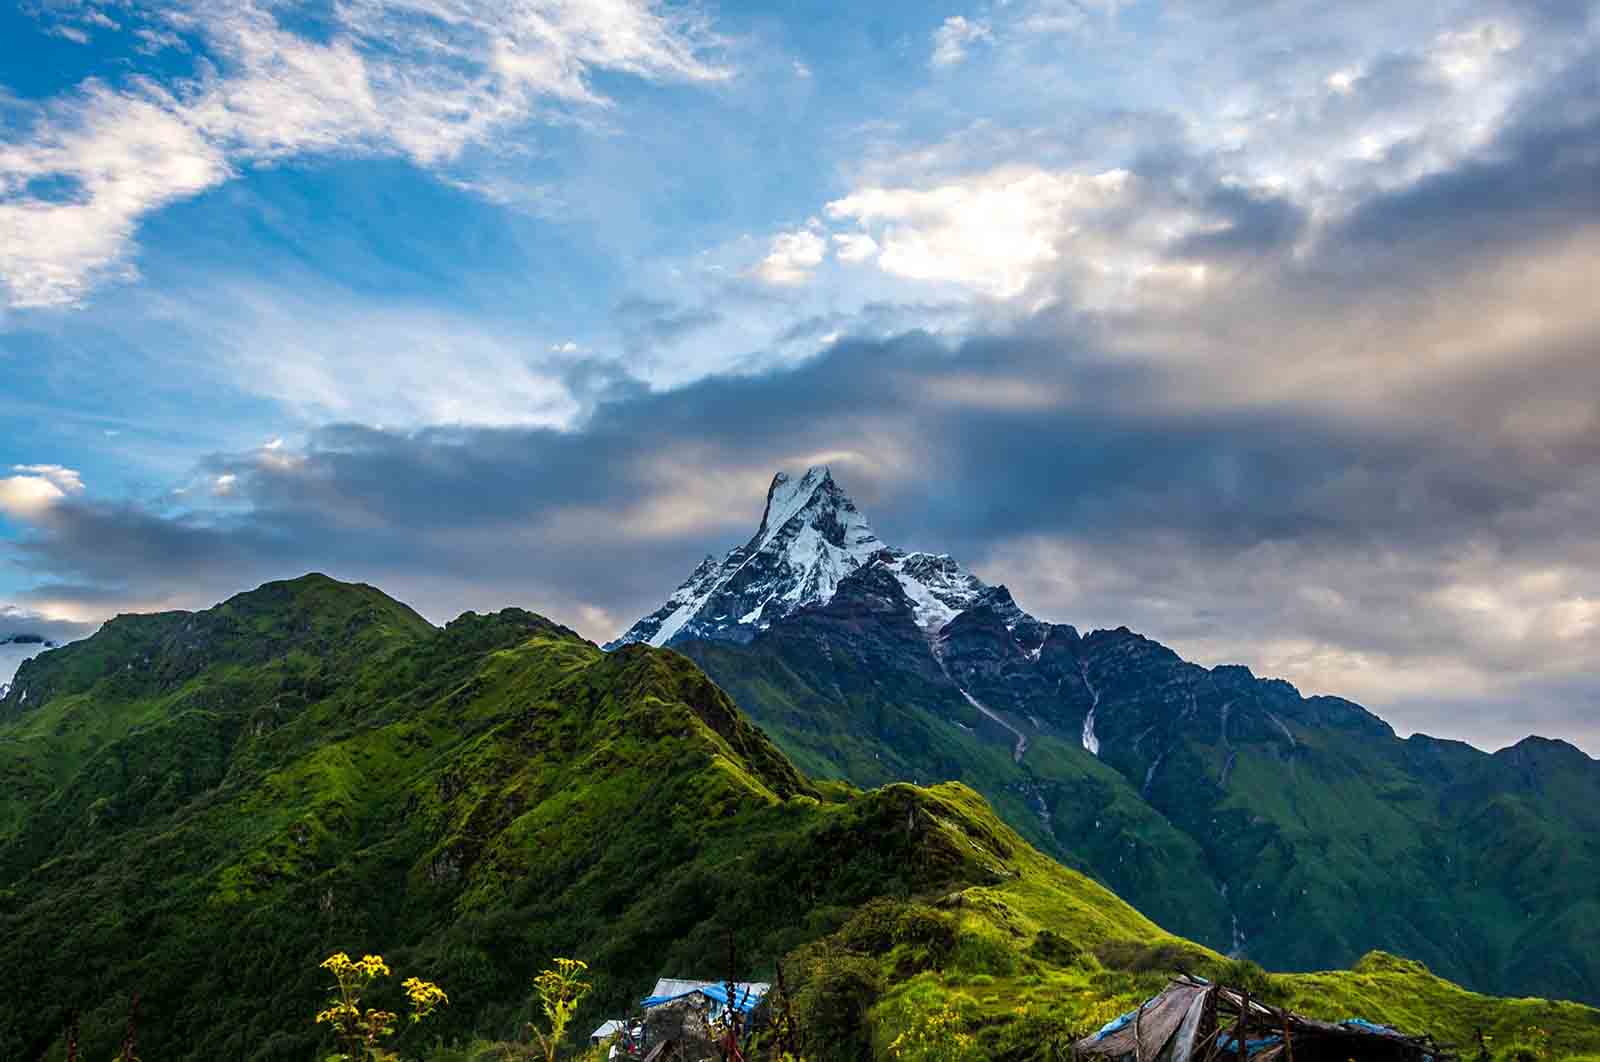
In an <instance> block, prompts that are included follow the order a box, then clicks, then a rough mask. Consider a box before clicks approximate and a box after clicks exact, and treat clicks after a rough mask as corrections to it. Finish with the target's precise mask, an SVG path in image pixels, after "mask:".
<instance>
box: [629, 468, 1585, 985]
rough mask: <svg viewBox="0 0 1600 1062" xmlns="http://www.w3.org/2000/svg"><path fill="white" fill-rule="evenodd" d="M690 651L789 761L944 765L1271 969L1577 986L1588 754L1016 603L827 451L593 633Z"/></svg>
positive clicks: (1038, 832) (1066, 847)
mask: <svg viewBox="0 0 1600 1062" xmlns="http://www.w3.org/2000/svg"><path fill="white" fill-rule="evenodd" d="M635 642H647V643H649V644H651V645H657V646H662V645H665V646H670V647H672V648H675V649H678V650H679V651H681V652H683V653H685V654H687V655H688V656H690V657H691V658H693V659H694V660H695V661H696V662H697V663H699V664H700V665H701V666H702V667H703V668H704V669H705V670H706V671H707V673H708V674H710V675H711V676H712V677H713V678H715V679H716V680H717V682H718V683H719V684H720V685H722V687H723V688H724V689H726V690H728V691H729V693H731V694H732V695H733V697H734V699H735V700H736V701H737V702H738V703H739V704H740V706H741V707H742V708H743V709H744V710H745V711H747V712H749V713H750V715H751V716H752V717H753V718H755V719H756V720H757V721H758V722H759V723H760V724H761V725H762V727H763V728H764V729H766V730H767V732H768V733H770V734H771V735H772V736H773V738H774V739H775V740H776V741H777V743H778V745H779V746H780V747H781V748H783V749H784V750H785V751H786V752H787V753H788V754H789V755H790V756H791V757H793V758H794V760H795V761H796V762H797V763H798V764H799V765H800V766H801V767H802V768H804V769H805V770H807V771H809V772H811V773H813V774H815V775H819V776H831V777H838V778H843V779H847V780H849V781H851V782H853V783H856V784H859V785H878V784H883V783H885V782H888V781H892V780H897V779H904V780H912V781H922V782H927V781H936V780H944V779H957V780H961V781H964V782H967V783H968V784H970V785H972V786H973V787H974V788H976V789H977V790H978V791H979V792H981V793H983V794H984V795H985V796H986V797H987V798H988V799H989V800H990V801H991V802H992V803H993V805H994V806H995V808H996V809H997V810H998V811H999V812H1000V814H1001V815H1002V816H1003V817H1004V818H1005V819H1006V820H1007V821H1008V822H1009V823H1010V824H1011V825H1012V826H1013V827H1014V828H1016V829H1018V830H1019V831H1020V832H1021V833H1022V834H1023V835H1025V836H1027V837H1028V838H1029V839H1030V840H1032V841H1034V842H1035V843H1036V844H1039V845H1040V846H1041V847H1042V848H1044V849H1045V850H1046V851H1049V852H1051V853H1053V854H1054V855H1056V856H1057V857H1058V858H1060V859H1062V860H1063V861H1064V862H1066V863H1068V864H1069V865H1073V866H1077V867H1080V868H1082V869H1084V870H1086V871H1088V872H1089V873H1091V874H1093V875H1094V876H1096V877H1097V878H1099V879H1100V880H1101V881H1104V882H1106V883H1107V884H1108V885H1109V886H1111V887H1112V888H1113V889H1114V890H1116V891H1117V892H1118V893H1119V894H1120V895H1122V896H1123V897H1125V898H1127V899H1128V900H1129V901H1131V902H1132V903H1134V904H1135V906H1137V907H1139V908H1140V909H1141V910H1143V911H1145V912H1146V913H1148V914H1150V915H1151V916H1152V917H1154V918H1156V920H1157V921H1159V922H1160V923H1161V924H1163V925H1164V926H1166V927H1167V928H1169V929H1172V930H1173V931H1176V932H1179V933H1182V934H1184V935H1186V936H1189V937H1191V938H1194V939H1197V940H1200V941H1203V942H1205V943H1207V944H1209V945H1211V946H1213V947H1216V948H1218V949H1221V950H1225V951H1228V952H1230V953H1234V954H1238V955H1246V956H1249V957H1252V958H1255V959H1257V960H1259V961H1261V962H1263V963H1265V964H1267V965H1268V966H1270V967H1273V968H1278V969H1311V968H1317V967H1323V966H1336V965H1344V964H1347V963H1349V962H1351V961H1353V960H1354V959H1355V958H1356V957H1358V956H1359V955H1360V954H1361V953H1362V952H1364V951H1366V950H1368V949H1370V948H1384V949H1387V950H1391V951H1395V952H1397V953H1400V954H1403V955H1408V956H1412V957H1414V958H1417V959H1420V960H1423V961H1425V962H1426V963H1427V964H1428V965H1429V966H1430V967H1431V968H1433V969H1435V970H1437V971H1440V972H1442V973H1444V974H1446V975H1448V976H1450V977H1453V978H1455V979H1458V980H1460V981H1462V982H1464V983H1466V984H1468V985H1471V986H1473V987H1476V988H1479V989H1481V990H1485V991H1495V992H1516V993H1537V994H1544V995H1559V996H1566V997H1572V998H1581V999H1587V1000H1591V1001H1595V1000H1600V885H1597V884H1596V883H1597V882H1600V763H1597V762H1596V761H1595V760H1592V759H1590V758H1589V757H1588V756H1586V755H1585V754H1584V753H1582V752H1581V751H1580V750H1578V749H1576V748H1574V747H1573V746H1571V745H1568V744H1566V743H1564V742H1560V741H1551V740H1545V739H1542V738H1532V737H1530V738H1528V739H1526V740H1524V741H1522V742H1520V743H1518V744H1517V745H1515V746H1513V747H1511V748H1508V749H1504V750H1502V751H1500V752H1497V753H1494V754H1492V755H1491V754H1488V753H1484V752H1481V751H1479V750H1477V749H1474V748H1472V747H1470V746H1468V745H1465V744H1463V743H1461V742H1456V741H1445V740H1439V739H1435V738H1431V737H1426V736H1423V735H1415V736H1413V737H1410V738H1407V739H1404V740H1402V739H1400V738H1398V737H1397V736H1396V735H1395V733H1394V731H1393V729H1392V728H1391V727H1390V726H1389V725H1388V724H1386V723H1385V722H1383V721H1382V720H1381V719H1379V718H1378V717H1376V716H1375V715H1373V714H1372V713H1370V712H1368V711H1367V710H1365V709H1364V708H1362V707H1361V706H1360V705H1357V704H1354V703H1352V702H1350V701H1347V700H1343V699H1340V698H1337V697H1309V698H1308V697H1303V696H1301V695H1300V693H1299V692H1298V691H1297V690H1295V688H1294V687H1293V686H1291V685H1290V684H1289V683H1287V682H1283V681H1281V680H1273V679H1260V678H1257V677H1256V676H1254V675H1252V674H1251V672H1250V671H1249V670H1248V669H1246V668H1243V667H1237V666H1234V667H1217V668H1209V669H1208V668H1204V667H1199V666H1197V665H1194V664H1190V663H1187V662H1185V661H1184V660H1182V659H1180V658H1179V657H1178V655H1177V654H1176V653H1174V652H1172V651H1171V650H1170V649H1167V648H1166V647H1164V646H1162V645H1160V644H1158V643H1156V642H1153V641H1151V640H1149V639H1147V638H1144V637H1141V636H1140V635H1138V634H1135V633H1133V632H1131V631H1129V630H1127V629H1126V628H1118V629H1116V630H1104V631H1094V632H1092V633H1089V634H1087V635H1082V634H1080V633H1079V632H1078V631H1077V630H1075V629H1074V628H1072V627H1070V626H1066V625H1061V624H1052V623H1046V622H1042V621H1040V620H1038V619H1036V618H1035V617H1033V616H1030V615H1029V614H1027V613H1026V612H1024V611H1023V610H1022V609H1021V608H1020V607H1019V606H1018V605H1017V603H1016V602H1015V601H1013V600H1012V597H1011V595H1010V593H1009V592H1008V591H1007V590H1006V588H1005V587H1003V586H988V585H986V584H985V583H983V582H982V581H981V580H979V579H977V578H976V577H975V576H973V575H972V574H971V573H970V572H968V571H967V570H966V569H965V568H963V567H962V566H961V565H960V564H959V563H958V562H957V561H955V560H953V559H951V558H950V557H948V556H945V555H939V554H929V553H907V552H904V551H901V550H898V549H894V548H891V547H889V546H887V545H885V544H884V543H883V542H882V541H881V540H880V539H879V538H878V536H877V535H876V534H875V533H874V532H873V530H872V528H871V526H870V524H869V523H868V521H867V520H866V518H865V517H864V516H863V515H862V514H861V512H860V511H859V510H858V509H857V507H856V506H855V504H854V503H853V502H852V501H851V500H850V498H849V497H848V496H847V495H846V494H845V492H844V491H843V490H842V489H841V488H840V487H839V485H838V484H837V483H836V482H835V481H834V479H833V477H832V475H831V473H830V472H829V470H828V469H827V468H825V467H819V468H811V469H808V470H807V471H806V472H805V473H804V474H803V475H802V476H800V477H798V478H794V477H791V476H788V475H785V474H779V475H778V476H776V477H775V478H774V480H773V482H772V486H771V489H770V490H769V491H768V496H767V505H766V509H765V512H764V513H763V515H762V520H761V525H760V527H759V529H758V530H757V532H756V534H755V535H754V536H753V537H752V538H751V539H750V541H749V542H748V543H746V544H745V545H743V546H741V547H739V548H737V549H734V550H732V551H731V552H730V553H728V555H727V556H726V557H724V558H723V559H722V560H721V561H720V562H719V561H717V560H716V559H715V558H713V557H707V558H706V560H705V561H704V562H703V563H702V564H701V565H700V566H699V567H698V568H697V569H696V570H695V571H694V572H693V573H692V574H691V575H690V577H689V578H688V579H687V580H686V581H685V582H684V583H683V584H682V585H681V586H680V587H679V588H678V589H677V590H676V591H675V592H674V593H673V594H672V595H671V597H670V598H669V599H668V600H667V602H666V603H665V604H664V605H663V606H662V607H661V608H660V609H657V610H656V611H654V612H652V613H651V614H650V615H648V616H646V617H644V618H643V619H641V620H640V621H639V622H638V623H636V624H635V625H634V626H633V627H632V628H630V629H629V630H628V631H627V632H626V633H625V634H624V635H623V636H622V637H621V638H619V639H618V640H617V641H616V642H614V643H612V645H611V646H610V647H608V648H615V647H617V646H620V645H626V644H631V643H635Z"/></svg>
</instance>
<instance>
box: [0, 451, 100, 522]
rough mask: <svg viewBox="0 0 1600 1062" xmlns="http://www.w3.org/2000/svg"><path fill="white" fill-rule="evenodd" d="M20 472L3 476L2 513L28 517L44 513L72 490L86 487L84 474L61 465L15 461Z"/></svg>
mask: <svg viewBox="0 0 1600 1062" xmlns="http://www.w3.org/2000/svg"><path fill="white" fill-rule="evenodd" d="M12 471H13V472H16V473H18V474H17V475H14V476H8V477H6V478H4V479H0V513H4V514H5V515H7V516H10V517H12V518H13V519H18V520H28V519H31V518H33V517H36V516H38V515H39V514H41V513H43V512H44V511H45V510H46V509H49V508H50V507H51V506H52V505H55V504H56V503H57V502H59V501H61V499H63V498H65V497H66V496H67V495H69V494H77V493H79V492H81V491H82V490H83V478H82V477H81V476H80V475H79V474H78V472H77V471H76V470H75V469H71V468H63V467H62V466H61V465H15V466H13V467H12Z"/></svg>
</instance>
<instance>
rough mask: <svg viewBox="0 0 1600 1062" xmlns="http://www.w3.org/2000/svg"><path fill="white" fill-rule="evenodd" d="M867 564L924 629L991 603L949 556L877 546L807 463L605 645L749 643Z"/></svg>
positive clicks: (819, 468)
mask: <svg viewBox="0 0 1600 1062" xmlns="http://www.w3.org/2000/svg"><path fill="white" fill-rule="evenodd" d="M870 564H882V565H883V566H884V567H885V569H887V570H888V571H890V572H892V573H893V574H894V576H895V578H896V579H897V580H898V581H899V583H900V585H901V587H902V588H903V589H904V590H905V593H906V596H907V597H908V598H910V600H911V603H912V607H913V609H914V611H915V615H916V622H917V624H918V626H920V627H922V628H923V629H924V630H927V631H930V632H932V631H937V630H939V629H940V628H941V627H943V626H944V625H945V624H946V623H948V622H950V620H952V619H954V618H955V617H956V616H957V615H959V614H960V613H962V612H964V611H966V610H967V609H969V608H972V607H974V606H976V605H979V604H991V603H993V602H992V598H993V597H994V593H993V589H998V588H993V589H992V588H990V587H988V586H986V585H985V584H984V583H983V582H982V581H981V580H979V579H978V578H977V577H976V576H974V575H973V574H972V573H970V572H968V571H967V570H966V569H965V568H963V567H962V566H961V565H960V564H959V563H958V562H957V561H955V560H953V559H952V558H951V557H950V556H949V555H948V554H933V553H904V552H902V551H900V550H896V549H891V548H889V547H888V546H886V545H885V544H884V543H883V541H882V540H881V539H879V538H878V536H877V533H876V532H874V531H873V530H872V526H871V525H870V524H869V523H867V518H866V517H865V516H863V515H862V514H861V511H860V510H859V509H857V508H856V505H855V502H853V501H851V500H850V497H849V496H848V495H847V494H845V492H844V491H843V490H841V489H840V487H839V485H838V484H837V483H835V482H834V480H833V475H832V473H831V472H830V471H829V469H828V466H826V465H815V466H812V467H811V468H808V469H806V471H805V473H804V474H803V475H801V476H799V477H794V476H791V475H789V474H788V473H785V472H779V473H778V474H777V475H775V476H773V477H772V484H771V486H770V487H768V488H767V504H766V508H765V509H764V510H763V512H762V515H761V526H760V527H759V528H758V529H757V531H756V533H755V535H754V537H752V538H751V539H750V541H749V542H747V543H745V544H744V545H743V546H740V547H738V548H737V549H734V550H731V551H730V552H729V553H728V555H727V556H726V557H724V558H723V559H722V561H721V562H720V563H719V562H717V561H716V560H715V559H714V558H712V557H707V558H706V559H705V560H704V561H702V562H701V563H700V565H699V567H697V568H696V569H695V570H694V572H693V573H691V574H690V576H689V578H688V579H686V580H685V581H684V582H683V584H682V585H680V586H679V587H678V588H677V590H675V591H674V592H673V594H672V596H671V597H670V598H668V599H667V602H666V604H665V605H663V606H662V607H661V608H659V609H657V610H656V611H655V612H653V613H651V614H650V615H648V616H645V617H644V618H643V619H641V620H639V622H638V623H635V624H634V625H633V626H632V627H631V628H629V629H628V631H627V632H626V633H625V634H623V635H622V637H620V638H618V639H617V640H616V641H614V642H612V643H611V644H610V645H609V646H607V648H616V647H618V646H621V645H626V644H628V643H630V642H647V643H649V644H650V645H657V646H659V645H666V644H668V643H669V642H671V641H673V640H674V639H679V638H708V639H720V640H727V641H738V642H744V641H749V640H750V639H751V638H753V637H754V636H755V635H756V634H757V633H758V632H760V631H763V630H765V629H767V628H768V627H769V626H771V625H772V623H773V622H774V621H776V620H779V619H782V618H783V617H785V616H788V615H791V614H792V613H794V612H796V611H798V610H800V609H802V608H809V607H812V606H816V605H822V604H826V603H827V602H828V601H831V600H832V599H833V595H834V592H835V591H836V590H837V588H838V586H839V582H840V581H841V580H842V579H844V578H846V577H847V576H849V575H850V574H851V573H852V572H854V571H857V570H859V569H860V568H862V567H865V566H867V565H870ZM1000 592H1001V593H1003V590H1001V591H1000ZM1006 600H1007V602H1009V597H1007V598H1006ZM1011 608H1012V609H1014V610H1016V611H1017V612H1018V614H1019V615H1020V614H1021V610H1020V609H1016V607H1015V605H1012V606H1011Z"/></svg>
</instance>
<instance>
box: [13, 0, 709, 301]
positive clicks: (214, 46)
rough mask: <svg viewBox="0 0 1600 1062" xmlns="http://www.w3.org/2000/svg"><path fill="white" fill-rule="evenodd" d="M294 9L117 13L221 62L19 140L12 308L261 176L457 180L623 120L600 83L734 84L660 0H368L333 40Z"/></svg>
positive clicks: (94, 20) (128, 262)
mask: <svg viewBox="0 0 1600 1062" xmlns="http://www.w3.org/2000/svg"><path fill="white" fill-rule="evenodd" d="M290 13H291V9H285V8H281V7H276V6H273V5H266V4H258V3H254V2H252V0H232V2H226V3H215V4H214V3H205V4H196V5H192V6H188V5H179V6H176V7H154V6H152V7H149V8H144V7H139V6H137V5H135V6H130V7H128V8H126V9H122V8H118V9H117V15H118V18H119V19H120V21H119V23H118V26H119V28H121V23H127V24H128V25H130V26H138V27H140V28H141V29H142V30H147V31H150V32H163V31H164V32H167V33H173V32H174V31H176V32H181V33H182V34H183V35H184V39H192V40H195V41H197V42H199V43H200V44H201V45H202V46H203V47H204V49H205V61H204V62H203V63H202V64H201V65H200V67H199V70H198V72H197V73H196V74H195V75H194V76H192V77H183V78H178V79H171V78H168V79H165V80H158V79H156V78H154V77H149V76H145V75H142V74H137V73H136V74H133V75H131V76H129V77H127V78H125V79H124V80H123V81H122V82H121V83H119V84H116V85H112V84H110V83H108V82H106V81H104V80H94V79H91V80H89V81H86V82H84V83H83V84H81V85H80V86H78V88H77V89H76V90H74V91H72V92H69V93H66V94H64V95H61V96H57V97H55V98H51V99H47V100H44V101H42V102H40V103H38V104H35V105H33V106H31V107H24V108H22V111H23V112H24V113H23V114H22V116H21V117H20V118H18V119H16V120H14V121H13V122H12V123H11V124H10V127H9V128H5V129H0V135H3V136H4V139H3V140H0V240H3V242H4V243H5V245H6V248H7V254H6V255H5V256H4V257H3V258H0V284H3V285H4V288H5V291H6V295H7V298H6V301H7V302H9V303H10V304H11V305H12V306H16V307H45V306H63V305H73V304H75V303H78V302H80V301H81V300H82V299H83V298H84V297H85V296H86V294H87V292H88V291H89V290H90V289H91V288H92V287H93V286H94V284H95V283H97V282H99V281H102V280H106V279H110V278H115V277H126V276H129V275H131V271H132V270H133V269H134V266H133V265H132V245H133V240H134V235H135V231H136V229H137V226H138V224H139V222H140V220H141V219H142V218H143V217H145V216H146V215H148V214H149V213H151V212H152V211H155V210H158V209H160V208H161V207H163V206H165V205H167V204H170V203H172V202H174V201H176V200H180V199H184V198H187V197H189V196H193V195H195V194H197V193H199V192H202V191H205V190H207V189H209V188H213V187H216V186H217V185H219V184H222V183H223V182H225V181H226V180H228V179H229V178H230V177H231V176H233V175H234V174H235V173H237V172H238V170H239V168H241V167H246V166H251V165H258V164H262V163H269V162H272V161H275V160H281V159H285V158H290V157H296V156H305V155H330V154H331V155H339V156H345V157H348V156H360V155H394V156H400V157H404V158H408V159H411V160H413V161H414V162H416V163H417V164H418V165H421V166H425V167H445V168H448V167H449V166H450V165H451V164H452V163H453V162H454V161H455V160H458V159H459V158H460V157H461V155H462V153H463V152H464V151H466V150H467V149H468V148H473V147H478V148H485V147H492V146H493V145H492V139H493V136H494V134H495V133H497V132H502V131H504V130H506V129H508V128H514V127H516V126H518V125H520V124H523V123H527V122H529V121H538V120H542V119H549V120H575V119H581V117H582V115H581V110H580V111H574V110H573V108H579V109H589V110H595V111H599V112H603V111H604V109H605V108H606V106H607V104H608V100H607V98H606V96H605V95H604V94H603V93H602V92H600V91H599V90H598V89H596V88H595V87H594V85H593V80H592V79H593V76H594V75H595V74H596V73H600V72H615V73H624V74H629V75H633V76H636V77H640V78H647V79H660V80H676V81H690V82H694V81H714V80H718V79H721V78H724V77H726V76H727V74H728V71H727V70H726V68H724V67H723V66H721V65H719V64H718V63H717V62H716V61H714V60H713V59H711V58H708V55H710V54H711V53H712V52H714V51H715V50H716V49H717V48H718V46H719V43H720V42H719V40H718V38H717V37H716V36H715V34H714V33H713V32H712V31H711V29H710V27H709V25H708V24H707V23H706V22H705V21H704V20H702V19H699V18H696V17H693V16H691V15H689V14H686V13H683V12H676V11H675V12H668V11H665V10H663V9H662V8H660V7H659V6H658V5H657V4H655V3H654V2H652V0H603V2H598V3H596V2H585V3H570V2H564V0H545V2H536V3H530V4H519V5H503V4H494V3H474V2H468V0H461V2H449V0H440V2H408V3H398V4H393V3H382V4H380V3H368V2H356V3H349V4H340V5H337V6H336V7H334V8H333V9H332V14H331V15H330V16H329V18H330V22H329V24H328V25H326V26H323V27H321V28H322V30H323V32H322V33H321V34H320V35H319V37H316V38H313V37H310V36H306V35H303V34H301V33H299V32H296V31H295V30H294V29H291V28H287V26H286V23H287V21H288V20H287V17H286V16H287V15H288V14H290ZM41 17H43V18H47V19H51V20H54V21H53V23H52V24H57V25H60V26H63V27H65V28H66V29H67V30H70V31H71V32H73V33H77V34H80V35H87V34H90V33H92V32H95V31H96V30H97V29H99V28H104V27H103V26H102V23H104V22H105V21H108V20H109V19H110V16H109V15H107V13H106V9H102V8H100V7H98V6H95V5H93V4H80V5H74V6H69V7H64V8H59V9H58V8H55V7H51V8H46V9H43V10H42V11H41ZM464 183H465V184H467V185H468V186H471V185H472V183H473V182H472V181H470V180H464Z"/></svg>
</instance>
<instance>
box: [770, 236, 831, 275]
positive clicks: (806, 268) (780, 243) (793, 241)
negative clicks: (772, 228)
mask: <svg viewBox="0 0 1600 1062" xmlns="http://www.w3.org/2000/svg"><path fill="white" fill-rule="evenodd" d="M827 253H828V244H827V241H826V240H824V239H823V238H822V237H821V236H819V235H818V234H817V233H815V232H812V231H810V230H809V229H799V230H797V231H795V232H780V233H778V235H776V236H774V237H773V238H772V245H771V247H770V248H769V250H768V252H767V256H766V257H765V258H763V259H762V260H761V262H760V264H758V265H757V266H756V268H755V275H756V276H758V277H760V278H761V279H762V280H764V281H766V282H767V283H768V284H777V285H780V286H793V285H796V284H803V283H805V282H806V280H807V279H809V278H810V276H811V271H812V270H813V269H815V268H817V266H819V265H821V264H822V260H823V258H825V257H826V256H827Z"/></svg>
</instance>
